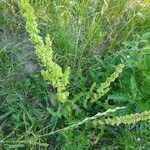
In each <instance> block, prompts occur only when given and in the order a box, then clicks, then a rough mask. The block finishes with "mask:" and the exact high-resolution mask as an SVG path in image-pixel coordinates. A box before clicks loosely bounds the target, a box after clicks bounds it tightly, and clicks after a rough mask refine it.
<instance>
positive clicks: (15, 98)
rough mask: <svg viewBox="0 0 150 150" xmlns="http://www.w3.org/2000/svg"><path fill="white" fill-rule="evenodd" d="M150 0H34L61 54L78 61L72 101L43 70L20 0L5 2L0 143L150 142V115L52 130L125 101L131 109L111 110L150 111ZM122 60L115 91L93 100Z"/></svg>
mask: <svg viewBox="0 0 150 150" xmlns="http://www.w3.org/2000/svg"><path fill="white" fill-rule="evenodd" d="M149 3H150V2H149V1H146V0H145V1H140V2H139V3H138V2H135V1H133V0H113V1H108V0H105V1H103V0H95V1H92V0H83V1H79V0H76V1H68V0H56V1H50V0H39V1H33V0H31V1H30V4H31V5H32V7H33V8H34V10H35V15H36V17H37V18H38V19H37V21H38V24H39V29H40V31H41V34H40V35H41V36H42V37H44V36H45V35H46V34H50V37H51V39H52V42H53V44H52V48H53V51H54V56H53V60H54V61H55V62H56V63H58V64H59V65H60V66H61V67H62V69H63V70H64V69H65V68H66V67H67V66H70V68H71V73H70V77H69V81H70V83H69V84H68V85H67V90H68V91H69V93H70V95H69V100H68V101H67V103H64V104H62V103H58V101H57V97H56V90H57V89H56V88H54V87H53V86H52V85H49V84H47V81H46V80H44V79H43V77H42V75H41V73H40V71H41V69H42V67H41V66H40V62H39V60H38V57H37V56H36V54H35V50H34V47H33V45H32V44H31V42H30V41H29V37H28V33H27V32H26V30H25V20H24V19H23V17H22V15H21V13H20V9H19V7H18V4H17V1H16V0H8V1H0V20H1V21H0V149H4V150H5V149H6V150H9V149H18V150H19V149H50V150H56V149H58V150H60V149H64V150H74V149H77V150H82V149H87V150H88V149H89V150H90V149H97V150H99V149H102V150H106V149H114V150H115V149H122V150H124V149H131V150H132V149H137V150H138V149H143V150H144V149H149V148H150V140H149V139H150V129H149V121H142V122H139V123H136V124H129V125H123V124H121V125H120V126H113V127H112V126H111V125H101V126H100V125H96V124H94V123H93V122H89V123H85V124H83V125H80V126H79V127H78V128H75V129H71V130H67V131H65V132H61V133H58V134H54V135H51V136H48V135H49V133H52V132H53V131H56V130H59V129H63V128H65V127H67V126H69V125H72V124H74V123H78V122H80V121H82V120H84V119H85V118H89V117H91V116H94V115H95V114H97V113H98V112H104V111H106V110H107V109H113V108H116V107H118V106H119V107H122V106H126V109H123V110H119V111H117V112H116V113H112V114H110V115H108V116H109V117H115V116H118V117H119V116H122V115H127V114H128V115H129V114H131V113H139V112H143V111H146V110H150V95H149V89H150V84H149V83H150V80H149V70H148V69H147V68H149V63H148V62H150V61H149V60H150V58H149V57H148V56H147V55H145V52H144V50H143V49H145V48H146V49H147V50H146V52H147V53H149V43H150V34H149V32H150V31H149V29H150V19H149V18H150V17H149V16H150V9H149ZM143 53H144V54H143ZM143 62H144V63H143ZM120 63H123V64H124V65H125V68H124V70H123V73H122V74H121V75H120V76H119V78H118V79H116V80H115V82H113V83H112V84H111V89H110V91H109V92H108V93H107V94H105V95H104V96H103V97H101V98H100V99H99V100H97V101H96V102H94V103H90V102H89V97H90V96H91V95H92V94H93V93H95V92H96V89H98V88H99V86H100V84H101V83H104V82H105V81H106V79H107V78H108V77H109V76H110V75H111V74H112V73H113V72H114V70H115V68H116V66H117V65H118V64H120ZM106 118H107V116H106ZM100 119H105V117H101V118H100ZM44 135H47V136H44Z"/></svg>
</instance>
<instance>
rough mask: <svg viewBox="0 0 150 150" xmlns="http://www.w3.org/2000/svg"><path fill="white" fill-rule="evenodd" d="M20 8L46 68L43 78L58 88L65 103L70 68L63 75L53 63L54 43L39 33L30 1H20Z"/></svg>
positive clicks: (37, 52)
mask: <svg viewBox="0 0 150 150" xmlns="http://www.w3.org/2000/svg"><path fill="white" fill-rule="evenodd" d="M19 6H20V9H21V13H22V15H23V17H24V18H25V20H26V30H27V32H28V33H29V36H30V40H31V42H32V44H33V45H34V47H35V49H36V54H37V56H38V58H39V59H40V61H41V64H42V65H43V67H44V68H45V69H44V70H42V71H41V74H42V75H43V77H44V78H45V79H46V80H47V81H50V82H51V83H52V85H53V86H54V87H56V88H57V98H58V101H61V102H65V101H66V99H67V97H68V95H69V93H68V92H66V85H67V84H68V83H69V81H68V77H69V73H70V69H69V67H68V68H67V69H66V70H65V72H64V73H63V71H62V68H61V67H60V66H59V65H58V64H56V63H55V62H54V61H53V50H52V41H51V39H50V37H49V35H47V36H46V37H45V39H43V38H42V37H41V36H40V35H39V33H40V31H39V29H38V24H37V21H36V16H35V15H34V10H33V8H32V6H30V4H29V1H28V0H20V2H19Z"/></svg>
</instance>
